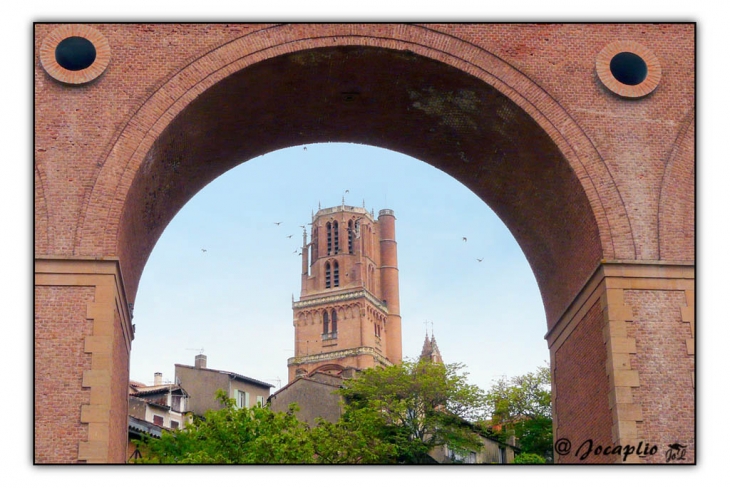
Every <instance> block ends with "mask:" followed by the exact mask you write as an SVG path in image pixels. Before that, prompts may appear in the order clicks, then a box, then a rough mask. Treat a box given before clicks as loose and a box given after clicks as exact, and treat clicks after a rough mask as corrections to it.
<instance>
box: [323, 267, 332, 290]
mask: <svg viewBox="0 0 730 488" xmlns="http://www.w3.org/2000/svg"><path fill="white" fill-rule="evenodd" d="M324 287H325V288H331V287H332V266H330V263H327V264H325V265H324Z"/></svg>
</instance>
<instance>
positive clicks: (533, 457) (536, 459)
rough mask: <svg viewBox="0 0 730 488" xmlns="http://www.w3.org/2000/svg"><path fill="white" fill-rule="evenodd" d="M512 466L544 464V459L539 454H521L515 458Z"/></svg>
mask: <svg viewBox="0 0 730 488" xmlns="http://www.w3.org/2000/svg"><path fill="white" fill-rule="evenodd" d="M512 464H545V458H544V457H542V456H540V455H539V454H533V453H531V452H523V453H520V454H518V455H517V456H515V459H514V461H512Z"/></svg>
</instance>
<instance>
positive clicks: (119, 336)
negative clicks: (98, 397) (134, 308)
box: [109, 313, 129, 460]
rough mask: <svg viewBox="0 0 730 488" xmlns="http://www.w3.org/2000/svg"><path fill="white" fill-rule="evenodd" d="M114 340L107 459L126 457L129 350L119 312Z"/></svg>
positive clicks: (115, 316) (116, 317)
mask: <svg viewBox="0 0 730 488" xmlns="http://www.w3.org/2000/svg"><path fill="white" fill-rule="evenodd" d="M114 342H115V343H116V344H118V346H117V347H115V348H114V350H113V353H112V354H113V355H112V364H113V366H112V378H111V385H112V387H111V392H112V401H111V405H110V412H109V415H110V419H109V423H110V430H111V432H110V434H111V435H110V438H109V459H110V460H111V459H114V460H116V459H120V460H121V459H126V457H125V456H126V448H127V442H126V439H127V425H128V416H127V410H128V407H127V406H128V402H127V399H128V393H127V391H128V388H129V351H128V350H127V348H126V347H124V343H125V341H124V334H123V332H122V325H121V321H120V319H119V314H118V313H115V314H114Z"/></svg>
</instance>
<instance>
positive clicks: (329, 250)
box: [327, 222, 332, 256]
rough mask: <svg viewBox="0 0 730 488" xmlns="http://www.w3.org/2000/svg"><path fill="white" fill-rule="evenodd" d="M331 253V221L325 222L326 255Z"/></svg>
mask: <svg viewBox="0 0 730 488" xmlns="http://www.w3.org/2000/svg"><path fill="white" fill-rule="evenodd" d="M330 254H332V223H331V222H327V256H329V255H330Z"/></svg>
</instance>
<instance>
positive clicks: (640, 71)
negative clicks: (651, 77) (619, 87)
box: [610, 52, 649, 85]
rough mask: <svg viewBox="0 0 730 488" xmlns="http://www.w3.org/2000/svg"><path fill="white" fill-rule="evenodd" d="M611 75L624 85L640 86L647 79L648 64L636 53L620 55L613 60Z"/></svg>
mask: <svg viewBox="0 0 730 488" xmlns="http://www.w3.org/2000/svg"><path fill="white" fill-rule="evenodd" d="M610 69H611V74H612V75H613V77H614V78H616V79H617V80H618V81H619V82H621V83H623V84H624V85H638V84H639V83H641V82H642V81H644V80H645V79H646V74H647V72H648V71H649V69H648V68H647V67H646V62H645V61H644V60H643V59H641V56H637V55H636V54H634V53H628V52H624V53H618V54H617V55H616V56H614V57H613V58H611V66H610Z"/></svg>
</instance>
